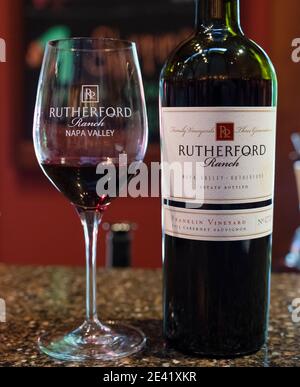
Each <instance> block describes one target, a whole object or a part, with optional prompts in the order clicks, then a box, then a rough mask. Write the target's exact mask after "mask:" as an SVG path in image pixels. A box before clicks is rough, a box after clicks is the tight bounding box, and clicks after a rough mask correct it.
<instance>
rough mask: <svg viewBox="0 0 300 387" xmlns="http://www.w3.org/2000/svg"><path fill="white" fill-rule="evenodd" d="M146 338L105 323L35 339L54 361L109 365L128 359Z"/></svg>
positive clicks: (138, 332)
mask: <svg viewBox="0 0 300 387" xmlns="http://www.w3.org/2000/svg"><path fill="white" fill-rule="evenodd" d="M145 344H146V337H145V335H144V334H143V332H142V331H140V330H139V329H136V328H133V327H131V326H129V325H119V324H117V323H113V322H109V323H107V325H103V324H101V323H100V322H85V323H84V324H83V325H82V326H81V327H80V328H78V329H76V330H75V331H73V332H71V333H69V334H67V335H65V336H58V335H56V336H51V335H47V334H46V335H45V336H42V337H40V338H39V341H38V345H39V348H40V350H41V351H42V352H43V353H45V354H46V355H48V356H50V357H53V358H55V359H58V360H64V361H74V362H83V361H87V360H102V361H112V360H117V359H120V358H124V357H128V356H130V355H132V354H134V353H137V352H139V351H140V350H142V349H143V347H144V346H145Z"/></svg>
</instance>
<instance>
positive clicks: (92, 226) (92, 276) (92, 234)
mask: <svg viewBox="0 0 300 387" xmlns="http://www.w3.org/2000/svg"><path fill="white" fill-rule="evenodd" d="M78 213H79V216H80V219H81V223H82V225H83V229H84V238H85V248H86V320H87V322H98V321H99V320H98V314H97V239H98V230H99V225H100V223H101V219H102V214H101V213H100V212H98V211H83V210H80V209H79V210H78Z"/></svg>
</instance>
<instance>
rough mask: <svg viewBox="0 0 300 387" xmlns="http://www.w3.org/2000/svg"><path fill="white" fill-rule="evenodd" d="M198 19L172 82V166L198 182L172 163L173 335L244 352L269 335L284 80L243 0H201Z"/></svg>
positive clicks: (196, 349)
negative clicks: (246, 28)
mask: <svg viewBox="0 0 300 387" xmlns="http://www.w3.org/2000/svg"><path fill="white" fill-rule="evenodd" d="M258 11H259V10H258ZM196 15H197V16H196V30H195V33H194V34H193V36H191V37H190V38H189V39H187V40H186V41H185V42H183V43H182V44H181V45H180V46H179V47H178V48H177V49H176V50H175V51H174V52H173V53H172V54H171V56H170V57H169V59H168V60H167V62H166V64H165V66H164V68H163V70H162V74H161V79H160V105H161V106H160V114H161V143H162V161H163V165H164V166H165V165H169V170H172V168H171V166H173V165H175V164H176V165H177V167H178V165H179V166H180V167H181V169H180V171H181V174H179V175H180V176H181V177H180V179H181V182H182V185H183V186H184V183H186V182H187V181H190V182H191V181H192V184H193V188H194V191H193V195H191V194H190V191H188V193H187V194H186V193H185V192H186V191H185V190H182V193H181V194H180V192H178V189H177V188H176V187H175V184H174V182H173V183H172V180H171V182H170V176H171V175H170V173H167V172H166V169H167V168H165V167H163V173H162V186H163V200H162V201H163V264H164V335H165V337H166V340H167V342H168V343H169V344H170V345H171V346H172V347H175V348H176V349H179V350H181V351H184V352H188V353H193V354H198V355H200V356H209V357H211V356H216V357H232V356H240V355H244V354H250V353H254V352H256V351H257V350H259V349H260V348H261V347H262V346H263V344H264V343H265V342H266V339H267V330H268V314H269V296H270V269H271V245H272V227H273V192H274V165H275V162H274V160H275V137H276V134H275V132H276V104H277V80H276V74H275V70H274V68H273V65H272V63H271V62H270V59H269V58H268V56H267V55H266V54H265V52H264V51H263V50H262V49H261V48H260V47H259V46H257V45H256V44H255V43H254V42H252V41H251V40H249V39H248V38H247V37H246V36H245V35H244V33H243V32H242V30H241V27H240V16H239V1H238V0H197V1H196ZM173 163H174V164H173ZM188 163H190V164H191V165H192V166H193V168H192V169H185V165H187V164H188ZM199 166H200V167H199ZM199 170H201V173H199V174H198V172H195V171H199ZM177 177H178V173H177ZM168 179H169V180H168ZM173 179H174V178H173ZM166 186H168V187H169V189H168V190H167V189H165V188H166Z"/></svg>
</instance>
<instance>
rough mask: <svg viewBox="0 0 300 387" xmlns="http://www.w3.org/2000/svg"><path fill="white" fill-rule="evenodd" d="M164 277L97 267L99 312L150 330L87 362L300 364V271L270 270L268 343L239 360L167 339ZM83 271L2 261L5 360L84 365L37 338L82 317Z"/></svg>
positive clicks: (1, 358)
mask: <svg viewBox="0 0 300 387" xmlns="http://www.w3.org/2000/svg"><path fill="white" fill-rule="evenodd" d="M161 277H162V275H161V271H140V270H138V271H133V270H121V271H119V270H116V271H114V270H113V271H99V275H98V288H99V290H98V307H99V314H100V316H101V317H102V319H104V320H106V319H113V320H122V321H127V322H130V323H131V324H132V325H135V326H138V327H140V328H141V329H142V330H144V332H145V333H146V335H147V336H148V344H147V347H146V349H145V350H144V351H143V352H142V353H140V354H138V355H135V356H133V357H131V358H127V359H123V360H121V361H118V362H115V363H108V364H107V363H106V364H103V363H100V362H96V363H92V364H91V363H87V364H84V365H85V366H103V365H108V366H163V367H169V366H170V367H172V366H198V367H204V366H224V367H231V366H248V367H251V366H257V367H269V366H282V367H283V366H300V323H299V324H296V323H293V321H292V317H291V313H290V311H289V306H290V305H291V303H292V301H293V299H295V298H300V276H298V275H293V274H280V275H278V274H274V275H273V280H272V307H271V321H270V340H269V344H268V346H267V347H266V348H264V349H263V350H261V351H260V352H259V353H257V354H256V355H253V356H249V357H244V358H240V359H234V360H203V359H197V358H193V357H187V356H184V355H182V354H180V353H178V352H175V351H172V350H170V349H167V348H166V347H165V345H164V341H163V338H162V330H161V317H162V316H161V315H162V313H161ZM84 279H85V278H84V271H83V270H82V269H70V268H33V267H26V268H25V267H21V268H16V267H7V266H0V298H2V299H4V300H5V301H6V305H7V322H6V323H0V366H2V367H5V366H23V367H35V366H42V367H60V366H74V367H76V366H79V364H77V363H75V364H71V363H61V362H56V361H53V360H51V359H49V358H48V357H46V356H44V355H41V354H40V353H39V352H38V349H37V345H36V343H37V337H38V336H39V335H40V334H41V333H43V332H44V331H51V332H58V331H61V330H62V329H66V330H68V329H69V328H75V327H77V326H78V325H79V324H80V323H81V322H82V319H83V317H82V316H83V314H84ZM80 366H82V365H80Z"/></svg>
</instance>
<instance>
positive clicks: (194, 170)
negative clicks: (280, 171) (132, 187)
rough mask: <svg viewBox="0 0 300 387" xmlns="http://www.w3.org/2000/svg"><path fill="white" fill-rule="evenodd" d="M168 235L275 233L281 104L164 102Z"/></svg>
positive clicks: (207, 236) (215, 237) (203, 237)
mask: <svg viewBox="0 0 300 387" xmlns="http://www.w3.org/2000/svg"><path fill="white" fill-rule="evenodd" d="M161 132H162V133H161V137H162V183H163V184H162V190H163V198H164V203H163V208H164V210H163V218H164V229H165V233H166V234H168V235H171V236H177V237H180V238H187V239H196V240H220V241H221V240H222V241H224V240H239V239H243V240H245V239H255V238H260V237H263V236H266V235H270V234H271V233H272V225H273V191H274V164H275V163H274V161H275V137H276V136H275V134H276V108H275V107H213V108H208V107H203V108H199V107H197V108H186V107H184V108H162V110H161Z"/></svg>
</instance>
